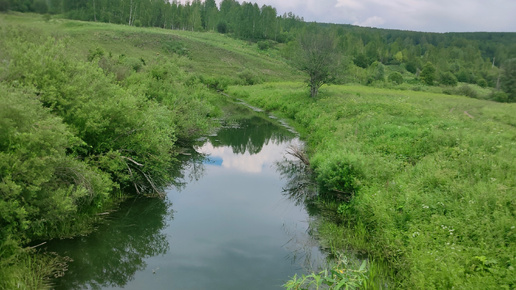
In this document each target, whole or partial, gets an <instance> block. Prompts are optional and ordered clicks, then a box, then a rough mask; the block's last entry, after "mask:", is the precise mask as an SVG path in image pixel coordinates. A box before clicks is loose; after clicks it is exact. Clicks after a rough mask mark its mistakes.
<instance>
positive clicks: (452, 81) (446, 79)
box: [439, 72, 458, 87]
mask: <svg viewBox="0 0 516 290" xmlns="http://www.w3.org/2000/svg"><path fill="white" fill-rule="evenodd" d="M439 82H440V83H441V84H442V85H445V86H452V87H454V86H456V85H457V82H458V81H457V78H456V77H455V75H453V74H452V73H451V72H445V73H442V74H441V77H440V79H439Z"/></svg>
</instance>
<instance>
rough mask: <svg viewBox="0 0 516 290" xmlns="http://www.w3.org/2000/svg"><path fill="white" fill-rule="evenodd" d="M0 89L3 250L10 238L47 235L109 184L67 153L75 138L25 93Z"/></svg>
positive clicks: (98, 200) (97, 198) (102, 194)
mask: <svg viewBox="0 0 516 290" xmlns="http://www.w3.org/2000/svg"><path fill="white" fill-rule="evenodd" d="M0 89H1V91H2V96H0V98H1V101H2V104H4V106H2V109H1V110H0V122H1V123H2V133H1V134H2V136H1V137H2V138H1V139H2V141H1V143H0V149H1V151H0V180H1V182H0V192H1V193H2V199H1V200H0V225H1V227H0V237H1V239H0V247H2V248H5V247H6V244H7V245H9V244H10V242H9V241H10V240H14V241H17V242H19V243H21V242H27V241H30V240H33V239H38V238H44V237H48V234H49V233H52V232H56V231H57V228H59V227H60V224H62V223H65V222H66V221H67V220H70V219H74V218H75V216H76V215H78V213H80V212H81V211H83V210H85V209H87V208H88V207H90V206H92V205H96V204H97V203H102V201H103V200H105V199H106V198H107V194H108V193H109V191H110V190H111V188H112V187H113V184H112V183H111V181H110V180H109V177H108V175H107V174H104V173H101V172H99V171H98V170H96V169H95V168H93V167H91V166H88V165H87V164H84V163H81V162H79V161H78V160H76V159H75V158H73V157H72V156H68V155H67V151H69V150H70V149H71V148H72V147H73V146H77V145H78V144H80V140H79V139H78V138H76V137H74V136H73V134H72V133H71V132H70V131H69V130H68V128H67V126H66V125H65V124H63V122H62V120H61V119H60V118H58V117H55V116H53V115H52V114H51V113H50V111H49V110H48V109H44V108H43V107H42V105H41V103H40V102H39V101H37V100H36V99H35V98H34V97H30V93H29V94H28V93H27V92H24V91H19V90H14V89H12V88H8V87H5V86H1V87H0ZM11 245H12V244H11ZM2 253H3V254H5V253H11V254H9V255H14V254H16V252H15V251H14V252H13V251H12V250H10V251H3V252H2ZM2 258H3V259H4V258H7V259H9V256H7V257H5V256H4V257H2Z"/></svg>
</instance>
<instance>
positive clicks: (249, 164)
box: [54, 117, 322, 289]
mask: <svg viewBox="0 0 516 290" xmlns="http://www.w3.org/2000/svg"><path fill="white" fill-rule="evenodd" d="M292 142H299V141H298V140H297V139H296V138H295V136H293V135H292V134H291V133H289V132H288V131H287V130H285V129H284V128H281V127H278V126H275V125H273V124H271V123H270V122H268V121H267V120H264V119H263V118H258V117H252V118H249V119H245V120H239V121H238V125H237V126H235V125H234V124H233V126H229V127H227V128H223V129H221V130H220V131H219V133H218V134H217V136H215V137H210V139H209V140H207V141H206V142H205V144H203V145H201V146H199V147H197V148H196V150H197V151H198V152H200V153H202V154H206V155H207V156H208V158H207V160H208V161H206V160H204V161H203V162H201V163H202V164H197V163H196V164H192V166H190V171H199V172H202V177H200V176H196V178H195V179H194V180H193V181H191V182H190V183H188V184H187V185H186V186H185V187H184V189H182V190H181V191H180V190H178V189H170V190H168V192H167V198H166V200H165V201H160V202H162V203H163V204H164V205H166V206H168V208H170V207H171V208H172V210H170V209H169V210H168V212H170V211H173V215H172V214H167V210H164V209H161V208H160V211H159V212H155V214H154V215H149V218H152V219H154V220H156V221H159V222H148V224H152V225H156V227H153V228H152V229H146V232H147V234H148V235H150V237H153V238H148V237H147V238H146V237H142V236H141V233H142V232H144V230H143V229H142V228H140V227H138V226H137V225H139V224H140V225H145V224H146V222H145V221H146V219H147V216H144V215H142V214H141V213H142V212H146V211H148V210H146V209H142V208H136V207H135V208H134V209H137V210H129V211H126V212H125V213H124V211H125V210H126V209H122V210H121V211H120V213H119V215H123V216H124V218H125V219H129V221H128V222H129V224H121V225H119V227H120V228H123V229H124V231H118V232H116V231H115V232H113V228H112V225H108V226H106V227H102V228H101V229H99V231H98V232H96V233H94V234H93V235H90V236H88V237H84V238H81V240H83V242H81V243H77V242H75V243H74V242H73V240H72V241H71V242H69V243H68V245H57V246H54V247H55V248H57V249H58V250H56V251H57V252H61V254H65V255H68V256H70V257H71V258H72V259H74V260H75V262H74V263H72V264H71V265H70V270H69V273H70V274H72V275H66V276H68V277H66V276H65V278H64V280H62V281H61V282H62V283H61V284H62V286H63V287H62V288H64V289H66V288H70V287H72V288H80V287H85V288H103V289H109V288H120V287H123V288H124V289H281V285H282V284H283V283H284V282H285V281H286V280H287V279H288V278H289V277H291V276H293V275H294V274H295V273H301V272H303V265H304V263H305V262H307V261H313V260H315V259H322V255H321V254H320V252H319V251H318V248H317V244H316V243H315V242H314V241H313V240H312V239H310V237H309V236H308V235H307V234H306V231H307V228H308V219H309V217H308V215H307V214H306V211H305V209H304V208H303V206H302V205H296V204H295V203H294V202H292V201H291V200H289V199H288V198H287V197H285V196H284V194H283V187H284V185H285V184H286V181H285V180H282V179H281V176H280V174H279V173H278V172H277V168H276V166H275V164H276V163H277V162H279V161H281V160H283V159H284V158H285V153H286V149H287V147H288V146H289V144H291V143H292ZM194 165H195V166H194ZM199 166H202V168H199ZM199 169H201V170H199ZM194 173H195V172H194ZM184 175H185V176H191V175H192V172H188V171H187V172H185V174H184ZM193 175H195V174H193ZM199 177H200V178H199ZM134 204H136V203H133V205H129V207H133V206H134ZM154 206H155V205H154ZM150 210H151V211H152V209H150ZM156 215H157V216H156ZM131 219H132V220H131ZM112 223H117V221H113V222H112ZM134 225H136V226H134ZM115 229H116V228H115ZM131 229H132V230H134V231H135V232H133V231H132V230H131ZM113 233H116V234H119V236H118V237H117V238H116V239H113V243H111V244H110V243H109V239H108V238H106V239H105V240H107V244H106V243H102V242H99V237H108V236H110V235H112V234H113ZM156 239H157V240H156ZM122 241H123V242H122ZM138 241H155V242H153V243H148V244H145V243H141V242H138ZM65 244H66V243H65ZM153 245H154V246H156V245H159V249H155V250H150V249H145V248H147V247H153ZM60 250H61V251H60ZM99 253H102V255H99ZM114 253H117V254H116V255H114ZM117 255H118V256H117ZM102 256H104V257H102ZM305 258H309V259H305ZM310 258H311V259H310ZM108 261H109V263H107V264H106V262H108ZM134 261H137V265H134V264H132V263H134ZM126 264H127V265H126ZM102 269H103V270H102ZM112 269H117V271H122V270H123V269H128V272H125V273H123V274H120V273H118V274H117V275H112V276H116V277H111V276H110V275H107V274H106V273H109V272H115V273H117V271H113V270H112ZM70 279H72V280H71V281H70ZM110 279H111V280H110Z"/></svg>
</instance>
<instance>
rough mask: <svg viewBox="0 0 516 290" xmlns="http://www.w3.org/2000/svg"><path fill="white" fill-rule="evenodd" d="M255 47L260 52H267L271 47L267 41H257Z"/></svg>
mask: <svg viewBox="0 0 516 290" xmlns="http://www.w3.org/2000/svg"><path fill="white" fill-rule="evenodd" d="M257 45H258V48H259V49H260V50H267V49H269V48H270V47H271V43H270V41H267V40H263V41H258V43H257Z"/></svg>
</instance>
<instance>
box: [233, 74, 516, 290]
mask: <svg viewBox="0 0 516 290" xmlns="http://www.w3.org/2000/svg"><path fill="white" fill-rule="evenodd" d="M228 92H229V93H230V94H233V95H237V96H239V97H242V98H244V99H245V100H246V101H247V102H250V103H252V104H254V105H257V106H260V107H262V108H264V109H266V110H271V111H274V112H275V113H276V114H278V115H281V116H284V117H287V118H289V119H290V120H291V121H292V122H293V124H294V125H295V127H296V128H297V129H298V130H299V131H300V132H301V134H302V136H303V138H304V139H306V140H307V142H308V145H309V154H310V162H311V164H312V166H313V168H314V171H315V172H316V174H317V179H318V180H319V182H320V183H321V184H322V185H325V186H326V188H337V189H338V190H340V189H342V188H345V187H346V186H348V185H350V186H351V187H349V188H353V189H354V194H353V195H352V198H351V199H350V201H349V202H347V201H346V200H345V199H342V200H339V199H338V198H335V197H336V196H333V199H334V200H337V201H332V200H331V199H330V200H328V199H325V198H324V197H325V196H324V195H325V194H327V191H326V192H325V191H324V190H322V191H321V196H320V199H318V201H319V202H318V203H317V204H318V206H319V208H320V212H322V213H324V216H325V217H326V219H331V220H330V222H324V223H322V224H323V225H324V227H322V226H317V227H316V228H315V229H314V230H317V231H318V233H319V234H320V235H321V236H323V237H325V238H328V236H331V237H332V239H331V240H330V241H327V242H326V243H327V244H328V245H332V246H338V247H339V249H346V248H353V249H357V250H360V251H363V252H366V253H368V255H369V256H370V257H374V258H376V259H378V260H382V261H384V262H385V263H386V265H385V266H386V267H387V268H389V269H393V270H392V273H391V275H392V277H390V279H389V280H391V281H392V283H393V285H394V286H393V287H394V288H396V289H400V288H401V289H425V288H436V289H450V288H463V289H469V288H482V289H494V288H501V289H503V288H509V289H510V288H511V287H512V286H513V285H515V283H516V280H515V278H514V277H515V276H514V275H513V274H514V266H513V265H514V263H516V256H515V253H516V229H515V228H514V224H515V223H516V219H515V217H514V214H513V213H514V211H515V209H516V204H515V202H514V200H515V198H514V197H515V195H516V192H515V188H516V183H515V182H516V181H515V179H514V178H513V176H515V175H516V160H515V158H516V152H515V150H516V147H515V146H514V136H515V134H516V131H515V127H514V125H515V124H516V120H515V116H514V114H513V112H514V110H515V109H516V108H515V107H514V104H497V103H494V102H486V101H481V100H476V99H471V98H464V97H456V96H452V97H450V96H446V95H442V94H434V93H428V92H414V91H399V90H387V89H378V88H369V87H360V86H351V85H347V86H331V87H328V88H327V89H326V90H325V94H324V97H322V98H320V99H318V100H317V101H316V102H315V101H313V100H311V99H309V98H300V97H299V96H300V95H302V94H303V89H302V86H301V85H300V84H299V83H278V84H270V83H267V84H263V85H259V86H254V87H229V89H228ZM349 165H351V166H349ZM351 169H352V170H351ZM346 177H350V178H346ZM339 188H340V189H339ZM340 191H343V192H344V190H340ZM337 193H338V192H337ZM331 222H333V223H331ZM318 225H320V223H318ZM330 225H331V226H330ZM327 232H334V234H332V235H327V234H326V233H327ZM328 239H330V238H328ZM450 257H453V258H450ZM314 275H317V274H314ZM318 279H321V278H320V275H319V277H318ZM291 281H292V280H291ZM296 281H298V282H299V281H300V278H299V277H296V280H295V281H294V282H295V283H298V282H296ZM310 281H313V280H310ZM314 283H317V282H314ZM292 285H296V284H292ZM297 285H299V284H297ZM312 285H315V284H312ZM303 287H307V286H306V284H305V286H303Z"/></svg>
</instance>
